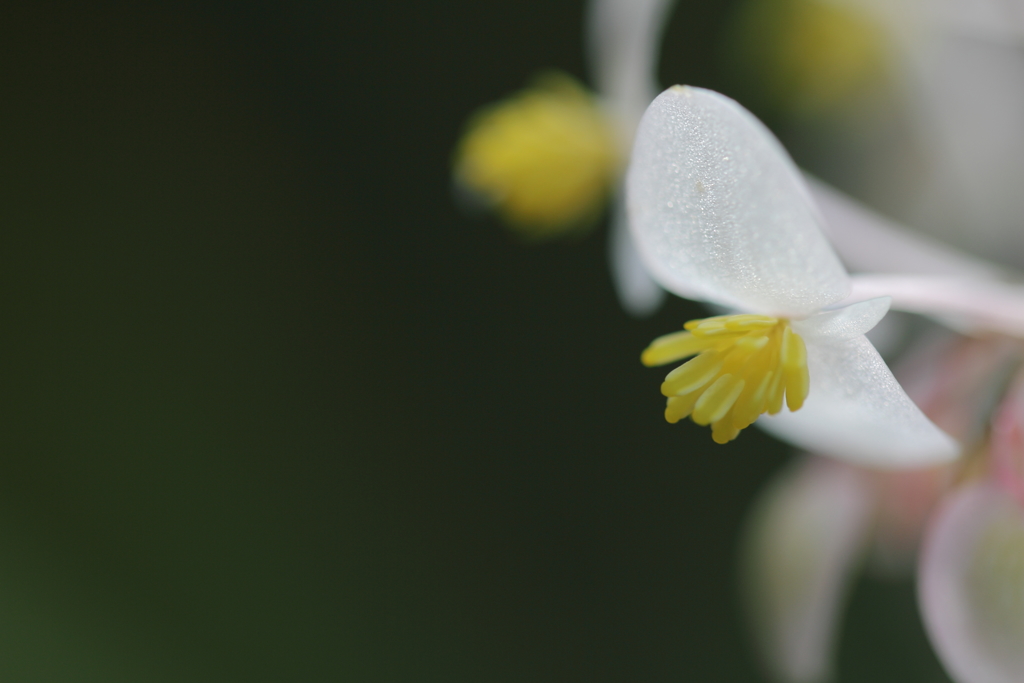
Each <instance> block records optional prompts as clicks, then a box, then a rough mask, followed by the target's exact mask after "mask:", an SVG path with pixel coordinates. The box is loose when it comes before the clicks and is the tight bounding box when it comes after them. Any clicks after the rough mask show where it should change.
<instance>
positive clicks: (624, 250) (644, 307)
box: [608, 199, 665, 318]
mask: <svg viewBox="0 0 1024 683" xmlns="http://www.w3.org/2000/svg"><path fill="white" fill-rule="evenodd" d="M627 221H628V218H627V216H626V207H625V204H624V203H623V202H622V201H621V199H620V200H619V201H617V202H615V209H614V213H613V214H612V219H611V225H610V226H609V236H608V262H609V263H610V264H611V267H612V282H613V283H614V285H615V293H616V294H617V295H618V297H619V303H620V304H622V307H623V308H624V309H626V312H627V313H629V314H630V315H633V316H635V317H637V318H645V317H647V316H649V315H652V314H653V313H654V312H655V311H657V310H658V309H659V308H661V304H662V302H663V301H665V290H664V289H662V288H661V287H659V286H658V283H657V282H655V281H654V279H653V278H652V277H651V276H650V275H648V274H647V270H646V269H645V268H644V264H643V261H641V260H640V254H638V253H637V251H636V246H635V245H634V244H633V235H632V234H630V232H629V223H628V222H627Z"/></svg>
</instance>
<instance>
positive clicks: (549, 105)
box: [455, 73, 621, 239]
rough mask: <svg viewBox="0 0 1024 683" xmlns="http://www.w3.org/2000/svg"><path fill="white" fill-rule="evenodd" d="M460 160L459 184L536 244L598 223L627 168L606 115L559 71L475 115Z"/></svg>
mask: <svg viewBox="0 0 1024 683" xmlns="http://www.w3.org/2000/svg"><path fill="white" fill-rule="evenodd" d="M455 157H456V158H455V178H456V180H457V181H458V182H459V183H460V184H461V185H462V186H463V187H465V188H466V189H468V190H470V191H471V192H472V193H474V194H476V195H478V196H480V197H481V198H482V199H484V200H485V201H486V202H487V203H488V204H491V205H493V207H494V208H495V209H497V211H498V212H499V213H500V214H501V216H502V218H504V219H505V221H506V222H507V223H508V224H509V225H510V226H511V227H513V228H515V229H517V230H518V231H519V232H520V233H522V234H523V235H524V236H526V237H529V238H532V239H543V238H547V237H555V236H558V235H560V234H563V233H566V232H568V231H571V230H572V229H574V228H579V227H581V226H585V225H588V224H590V223H592V222H593V219H595V218H596V217H597V216H598V215H599V213H600V211H601V209H602V207H603V206H604V202H605V200H606V199H607V196H608V193H609V191H610V190H611V188H612V186H613V185H614V183H615V180H616V179H617V177H618V175H619V172H620V170H621V169H620V162H621V159H620V154H619V148H618V143H617V141H616V139H615V133H614V130H613V128H612V126H611V124H610V122H609V121H608V119H607V117H606V116H605V115H604V113H603V112H602V110H601V108H600V107H599V106H598V104H597V102H596V101H595V99H594V98H593V97H592V96H591V95H590V94H589V93H588V92H587V91H586V90H585V89H584V88H583V86H581V85H580V84H579V83H577V82H576V81H575V80H573V79H572V78H570V77H569V76H566V75H564V74H558V73H551V74H548V75H546V76H544V77H542V78H540V79H538V80H537V81H536V82H535V84H534V85H533V86H531V87H530V88H527V89H526V90H524V91H522V92H520V93H517V94H516V95H513V96H512V97H510V98H508V99H507V100H505V101H503V102H499V103H497V104H494V105H491V106H490V107H487V108H485V109H483V110H481V111H480V112H479V113H478V114H476V115H475V116H474V117H473V118H472V119H471V121H470V123H469V125H468V126H467V130H466V132H465V134H464V135H463V138H462V140H461V141H460V143H459V146H458V149H457V150H456V155H455Z"/></svg>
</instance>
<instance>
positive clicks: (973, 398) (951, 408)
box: [895, 332, 1019, 443]
mask: <svg viewBox="0 0 1024 683" xmlns="http://www.w3.org/2000/svg"><path fill="white" fill-rule="evenodd" d="M1018 353H1019V347H1018V343H1017V342H1016V341H1015V340H1013V339H1009V338H1007V337H1002V336H990V337H985V338H981V339H972V338H968V337H961V336H959V335H954V334H953V333H951V332H937V333H936V334H934V335H931V336H930V337H928V338H925V339H923V340H920V341H919V342H918V343H916V344H915V345H914V346H912V347H911V348H910V349H908V351H907V352H906V353H905V354H904V355H903V358H902V360H901V361H900V363H899V365H897V366H896V368H895V371H896V377H897V378H898V379H899V381H900V384H901V385H902V386H903V388H904V389H905V390H906V391H907V395H908V396H910V398H911V399H912V400H913V401H914V403H916V404H917V405H918V406H919V407H920V408H921V410H922V411H923V412H924V414H925V415H927V416H928V417H929V418H931V420H932V421H933V422H935V424H936V425H938V426H939V428H940V429H942V430H944V431H945V432H946V433H947V434H949V435H951V436H952V437H953V438H955V439H957V440H958V441H960V442H961V443H976V442H979V441H980V440H981V439H982V438H983V437H984V433H985V432H987V431H988V429H989V418H990V412H991V409H992V406H993V405H994V404H995V402H996V401H997V400H998V399H999V396H1000V395H1001V394H1003V393H1004V392H1005V384H1006V377H1007V374H1008V372H1010V371H1012V368H1013V367H1014V366H1015V365H1016V364H1017V362H1018V360H1017V358H1018Z"/></svg>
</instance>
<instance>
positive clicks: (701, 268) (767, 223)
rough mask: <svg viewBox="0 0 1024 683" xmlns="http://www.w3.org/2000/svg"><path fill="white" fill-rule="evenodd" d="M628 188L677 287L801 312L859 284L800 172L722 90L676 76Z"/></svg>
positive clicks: (634, 224)
mask: <svg viewBox="0 0 1024 683" xmlns="http://www.w3.org/2000/svg"><path fill="white" fill-rule="evenodd" d="M626 193H627V202H628V207H629V217H630V227H631V228H632V230H633V234H634V236H635V237H636V240H637V246H638V247H639V249H640V254H641V256H642V257H643V258H644V262H645V263H646V264H647V266H648V270H649V272H650V273H651V275H653V276H654V278H655V279H656V280H658V281H659V282H660V283H661V285H662V286H663V287H665V288H666V289H668V290H669V291H672V292H679V293H680V294H682V295H683V296H685V294H684V292H690V291H699V292H701V293H702V298H704V299H706V300H708V301H711V302H713V303H719V304H722V305H725V306H732V307H735V308H740V309H745V310H749V311H754V312H758V313H767V314H777V315H786V316H795V317H802V316H806V315H809V314H811V313H813V312H815V311H817V310H819V309H821V308H823V307H825V306H827V305H829V304H832V303H835V302H836V301H839V300H840V299H842V298H843V297H845V296H846V295H847V293H848V292H849V281H848V278H847V275H846V271H845V270H843V267H842V265H841V264H840V263H839V259H838V258H836V255H835V253H833V251H832V248H831V247H830V246H829V244H828V241H827V240H826V239H825V237H824V236H823V235H822V233H821V230H820V223H821V218H820V217H819V215H818V212H817V209H816V208H815V206H814V203H813V201H812V200H811V198H810V194H809V193H808V191H807V188H806V187H805V185H804V182H803V178H802V176H801V174H800V172H799V171H798V170H797V169H796V166H794V164H793V162H792V160H791V159H790V158H789V155H787V154H786V151H785V150H784V149H783V148H782V145H780V144H779V142H778V141H777V140H776V139H775V137H774V136H773V135H772V134H771V132H769V131H768V129H767V128H765V127H764V125H762V124H761V122H760V121H758V120H757V119H756V118H755V117H754V116H753V114H751V113H750V112H748V111H747V110H745V109H743V107H741V106H740V105H738V104H737V103H736V102H734V101H732V100H730V99H729V98H727V97H725V96H723V95H719V94H718V93H714V92H711V91H709V90H703V89H701V88H689V87H682V86H676V87H673V88H670V89H668V90H666V91H665V92H663V93H662V94H661V95H659V96H658V97H657V99H655V100H654V102H652V103H651V106H650V107H649V108H648V109H647V113H645V114H644V118H643V120H642V121H641V122H640V128H639V130H638V131H637V137H636V141H635V143H634V145H633V157H632V160H631V163H630V168H629V171H628V173H627V177H626Z"/></svg>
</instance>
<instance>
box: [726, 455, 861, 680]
mask: <svg viewBox="0 0 1024 683" xmlns="http://www.w3.org/2000/svg"><path fill="white" fill-rule="evenodd" d="M871 508H872V498H871V488H870V486H869V485H868V483H867V482H866V481H865V479H864V478H863V476H861V475H860V473H859V472H857V471H856V470H855V469H854V468H851V467H849V466H847V465H843V464H842V463H838V462H835V461H830V460H827V459H824V458H807V459H806V460H803V461H801V462H800V463H798V464H797V465H796V466H791V467H790V468H789V469H787V470H786V471H785V472H783V473H782V474H781V475H779V476H778V477H776V479H775V481H773V482H772V483H771V484H770V486H769V487H768V488H767V490H765V491H764V492H763V493H762V494H761V497H760V500H759V501H758V502H757V504H756V506H755V508H754V509H753V511H752V513H751V516H750V518H749V522H748V526H747V532H746V535H745V538H744V545H743V555H742V561H743V566H742V570H743V578H744V580H745V585H744V588H745V597H746V599H747V600H746V603H747V607H748V608H749V611H750V616H751V623H752V626H753V631H754V636H755V638H756V640H757V644H758V645H759V647H760V650H761V654H762V656H763V659H764V661H765V664H766V665H767V666H768V668H769V669H770V673H771V674H773V676H774V677H775V678H777V679H779V680H782V681H787V682H789V683H812V682H815V681H821V680H825V679H827V678H828V677H829V673H830V669H831V663H832V654H833V649H834V644H835V641H836V635H837V627H838V624H839V621H840V616H841V614H840V612H841V609H842V606H843V603H844V601H845V598H846V596H847V594H848V593H849V589H850V585H851V581H852V579H853V577H854V574H855V569H856V567H857V565H858V561H859V559H860V557H861V555H862V551H863V549H864V546H865V541H866V539H867V531H868V527H869V525H870V521H871Z"/></svg>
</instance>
